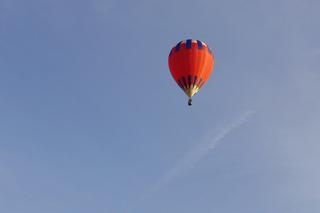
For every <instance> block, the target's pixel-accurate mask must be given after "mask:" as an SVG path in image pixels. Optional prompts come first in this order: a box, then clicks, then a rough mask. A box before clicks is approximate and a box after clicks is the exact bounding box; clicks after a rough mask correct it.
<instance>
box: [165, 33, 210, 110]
mask: <svg viewBox="0 0 320 213" xmlns="http://www.w3.org/2000/svg"><path fill="white" fill-rule="evenodd" d="M168 61H169V68H170V71H171V74H172V76H173V78H174V80H175V81H176V82H177V84H178V85H179V86H180V88H181V89H182V90H183V91H184V92H185V93H186V94H187V96H188V97H189V102H188V103H189V105H191V98H192V96H194V95H195V94H196V93H197V92H199V90H200V89H201V88H202V86H203V85H204V84H205V83H206V82H207V81H208V80H209V78H210V75H211V73H212V71H213V67H214V57H213V53H212V51H211V50H210V48H209V47H208V45H206V44H205V43H204V42H202V41H199V40H192V39H188V40H184V41H180V42H179V43H178V44H177V45H176V46H175V47H173V48H172V50H171V52H170V55H169V59H168Z"/></svg>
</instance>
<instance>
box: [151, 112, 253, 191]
mask: <svg viewBox="0 0 320 213" xmlns="http://www.w3.org/2000/svg"><path fill="white" fill-rule="evenodd" d="M254 114H255V112H254V111H247V112H245V113H244V114H242V115H241V116H240V117H239V118H237V119H236V120H234V121H233V122H232V123H231V124H230V125H228V126H227V127H226V128H224V129H222V130H221V131H220V132H219V133H218V134H217V135H215V136H213V137H212V136H210V135H209V140H205V143H202V144H200V145H199V146H197V147H194V148H193V149H191V150H190V151H188V152H186V153H185V154H184V155H183V157H182V158H181V159H180V160H178V161H177V163H175V164H174V165H173V167H172V168H171V169H169V170H168V171H167V172H165V173H164V175H163V176H162V177H161V178H160V179H159V180H158V181H157V182H156V184H155V185H154V187H153V188H152V189H151V193H152V192H155V191H158V190H159V189H161V188H162V187H164V186H165V185H166V184H168V183H169V182H170V181H171V180H173V179H174V178H176V177H177V176H179V175H181V174H182V173H184V172H186V171H187V170H189V169H191V168H192V167H194V166H195V164H196V163H198V162H199V161H200V160H201V159H203V158H204V157H205V156H207V155H208V154H209V152H210V151H212V150H214V149H215V147H216V146H217V145H218V143H219V142H220V141H221V140H222V139H223V138H224V137H226V136H227V135H228V134H230V133H231V132H232V131H233V130H235V129H236V128H239V127H240V126H242V125H243V124H245V123H246V122H247V121H248V120H249V119H250V118H251V117H252V116H253V115H254Z"/></svg>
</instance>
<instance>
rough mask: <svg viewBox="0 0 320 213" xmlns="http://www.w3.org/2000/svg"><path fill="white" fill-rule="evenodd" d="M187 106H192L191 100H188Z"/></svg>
mask: <svg viewBox="0 0 320 213" xmlns="http://www.w3.org/2000/svg"><path fill="white" fill-rule="evenodd" d="M188 105H189V106H191V105H192V99H191V98H189V101H188Z"/></svg>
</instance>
